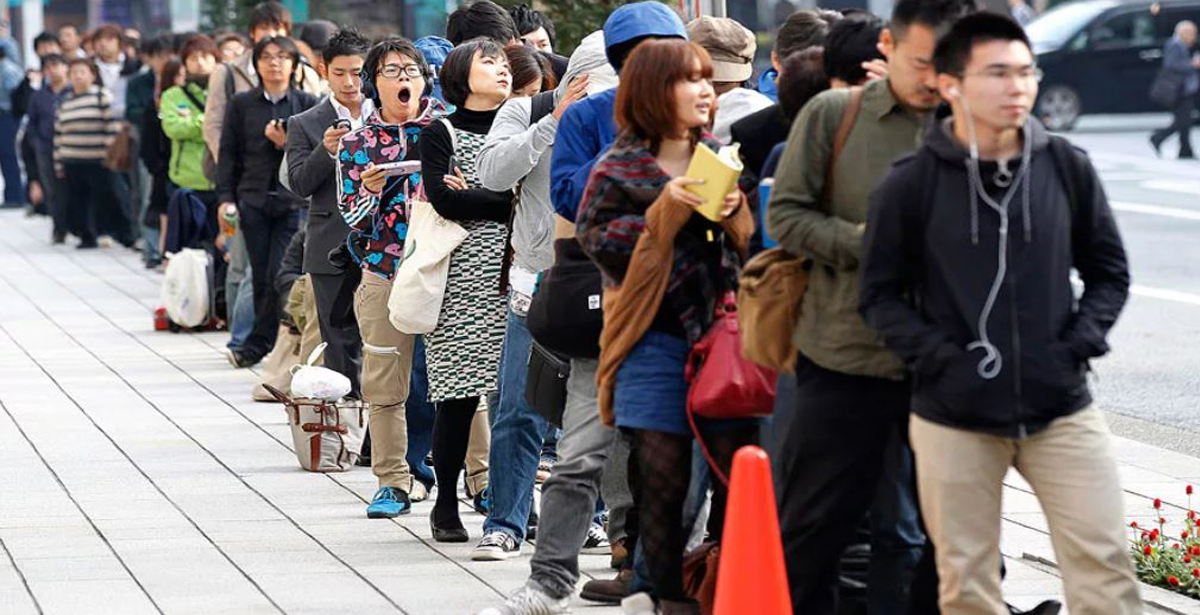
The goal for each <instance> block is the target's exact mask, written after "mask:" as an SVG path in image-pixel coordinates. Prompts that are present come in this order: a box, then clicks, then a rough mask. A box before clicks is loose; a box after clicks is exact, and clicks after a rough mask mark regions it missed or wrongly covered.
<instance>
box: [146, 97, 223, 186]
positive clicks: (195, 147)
mask: <svg viewBox="0 0 1200 615" xmlns="http://www.w3.org/2000/svg"><path fill="white" fill-rule="evenodd" d="M184 87H186V88H188V91H189V92H191V94H192V97H194V98H195V99H196V102H198V103H200V104H199V105H198V106H197V104H196V103H195V102H192V100H191V99H189V98H188V95H187V94H186V93H184V91H183V88H182V87H179V86H175V87H172V88H171V89H169V90H167V91H165V92H163V94H162V100H161V101H160V103H159V118H160V119H161V120H162V129H163V132H164V133H166V135H167V136H168V137H169V138H170V139H171V168H170V170H169V171H168V173H167V175H168V177H170V178H171V181H172V182H174V183H175V185H177V186H179V187H181V188H188V189H190V190H200V191H207V190H212V189H213V185H212V182H210V181H208V178H207V177H205V176H204V152H205V151H207V146H206V145H205V144H204V101H205V98H207V91H206V90H205V89H204V88H203V87H201V86H200V85H197V84H195V83H189V84H187V85H186V86H184Z"/></svg>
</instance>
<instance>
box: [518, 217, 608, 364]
mask: <svg viewBox="0 0 1200 615" xmlns="http://www.w3.org/2000/svg"><path fill="white" fill-rule="evenodd" d="M601 284H602V283H601V280H600V270H599V269H597V268H596V264H595V263H593V262H592V261H591V259H589V258H588V257H587V254H584V252H583V248H581V247H580V246H579V242H578V241H576V240H575V239H570V238H569V239H556V240H555V241H554V266H553V267H551V268H550V269H548V270H547V271H546V273H545V274H543V275H542V280H541V282H539V283H538V288H537V290H536V291H535V292H534V293H533V300H532V302H531V303H530V304H529V314H528V315H527V316H526V317H525V326H526V327H528V328H529V333H530V335H532V336H533V339H534V340H535V341H536V342H537V343H538V344H541V345H542V347H543V348H545V349H547V350H550V351H551V352H554V353H556V354H559V355H563V356H566V357H570V358H572V359H595V358H598V357H599V356H600V331H601V329H603V328H604V311H603V310H602V309H601V307H602V306H601V302H602V297H603V293H602V290H601Z"/></svg>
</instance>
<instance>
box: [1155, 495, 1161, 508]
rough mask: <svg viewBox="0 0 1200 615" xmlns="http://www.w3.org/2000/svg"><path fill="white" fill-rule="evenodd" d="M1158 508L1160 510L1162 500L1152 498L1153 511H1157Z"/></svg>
mask: <svg viewBox="0 0 1200 615" xmlns="http://www.w3.org/2000/svg"><path fill="white" fill-rule="evenodd" d="M1160 508H1162V500H1160V499H1159V498H1154V510H1158V509H1160Z"/></svg>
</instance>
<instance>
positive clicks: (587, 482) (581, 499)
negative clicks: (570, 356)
mask: <svg viewBox="0 0 1200 615" xmlns="http://www.w3.org/2000/svg"><path fill="white" fill-rule="evenodd" d="M596 365H597V362H596V361H594V360H572V361H571V376H570V378H568V379H567V407H566V411H565V412H564V413H563V433H562V437H561V438H560V439H559V441H558V462H557V463H555V464H554V469H553V470H552V471H551V472H550V478H549V479H548V480H547V481H546V483H545V484H544V485H543V486H542V514H541V521H540V523H539V526H538V538H537V550H536V551H535V552H534V554H533V560H532V561H531V562H530V565H531V567H532V568H533V573H532V574H531V575H530V578H529V582H530V583H531V584H533V585H535V586H537V587H538V588H539V589H541V590H542V591H545V592H546V593H548V594H550V595H551V596H554V597H555V598H563V597H566V596H569V595H571V593H572V592H574V591H575V584H576V583H578V582H579V551H580V549H581V548H582V547H583V541H584V540H585V539H586V537H587V532H588V528H589V527H590V526H591V523H592V516H593V514H594V513H595V510H596V498H597V497H598V496H599V493H600V482H601V476H604V478H605V482H606V483H614V484H623V485H625V494H624V496H623V497H624V498H626V499H627V500H628V501H630V502H632V498H631V497H630V496H629V481H628V480H627V479H626V476H625V473H626V468H627V467H628V463H629V462H628V449H627V448H626V449H625V451H626V457H625V458H624V459H619V458H618V455H615V454H613V453H614V449H613V445H614V443H615V442H616V441H617V440H618V439H619V438H618V437H617V430H616V429H615V428H612V427H609V426H607V425H605V424H603V423H601V422H600V412H599V410H598V408H597V401H596ZM605 497H608V496H607V495H606V496H605ZM617 497H618V498H619V497H621V496H620V495H618V496H617Z"/></svg>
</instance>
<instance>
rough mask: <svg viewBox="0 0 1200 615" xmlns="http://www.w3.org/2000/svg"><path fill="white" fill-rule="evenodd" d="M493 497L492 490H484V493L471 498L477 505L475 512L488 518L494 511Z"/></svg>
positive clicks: (481, 492)
mask: <svg viewBox="0 0 1200 615" xmlns="http://www.w3.org/2000/svg"><path fill="white" fill-rule="evenodd" d="M491 495H492V493H491V490H489V489H487V488H484V490H483V491H480V492H479V493H476V494H475V495H474V496H473V497H472V498H471V500H472V502H473V503H474V505H475V512H477V513H479V514H481V515H483V516H485V517H486V516H487V515H488V513H489V512H491V511H492V498H491Z"/></svg>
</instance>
